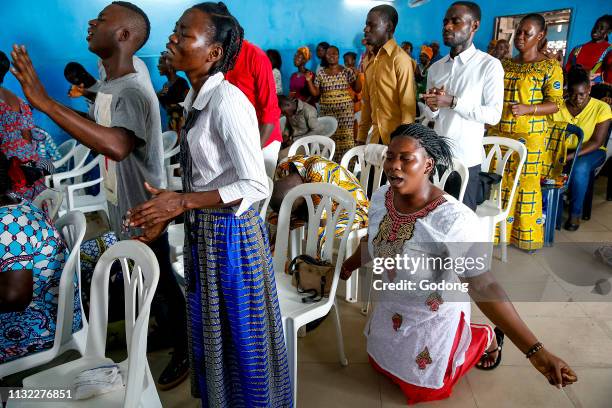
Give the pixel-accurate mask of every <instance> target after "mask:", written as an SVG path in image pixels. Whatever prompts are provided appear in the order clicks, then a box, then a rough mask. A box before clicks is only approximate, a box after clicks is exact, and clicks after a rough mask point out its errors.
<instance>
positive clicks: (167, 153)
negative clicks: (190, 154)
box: [164, 146, 181, 166]
mask: <svg viewBox="0 0 612 408" xmlns="http://www.w3.org/2000/svg"><path fill="white" fill-rule="evenodd" d="M180 151H181V146H176V147H175V148H173V149H170V150H168V151H165V152H164V163H165V164H166V166H167V165H169V164H170V159H171V158H173V157H174V156H176V155H177V154H179V153H180Z"/></svg>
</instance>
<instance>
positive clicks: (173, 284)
mask: <svg viewBox="0 0 612 408" xmlns="http://www.w3.org/2000/svg"><path fill="white" fill-rule="evenodd" d="M149 247H150V248H151V249H152V250H153V252H154V253H155V256H156V257H157V261H158V262H159V283H158V284H157V291H156V292H155V297H154V298H153V304H152V305H151V309H152V310H151V312H152V314H153V315H154V316H155V318H156V320H157V323H158V325H159V328H160V330H161V332H162V333H165V334H167V335H168V336H169V337H170V338H171V339H172V345H173V347H174V351H175V352H176V353H185V354H186V353H187V306H186V304H185V297H184V296H183V292H182V291H181V288H180V287H179V284H178V282H177V281H176V278H175V277H174V273H173V272H172V263H171V262H170V245H169V243H168V233H167V232H165V233H164V234H163V235H161V236H160V237H159V238H158V239H157V240H155V241H153V242H152V243H150V244H149Z"/></svg>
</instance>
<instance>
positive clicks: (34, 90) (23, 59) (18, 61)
mask: <svg viewBox="0 0 612 408" xmlns="http://www.w3.org/2000/svg"><path fill="white" fill-rule="evenodd" d="M11 57H12V58H13V67H12V68H11V72H12V73H13V75H15V78H17V80H18V81H19V83H20V84H21V88H22V89H23V94H24V95H25V97H26V98H27V100H28V102H30V104H31V105H32V106H34V107H35V108H36V109H39V110H41V111H43V112H45V111H46V109H47V107H48V106H49V104H50V102H52V99H51V98H50V97H49V95H47V91H46V90H45V87H44V86H43V84H42V83H41V82H40V79H39V78H38V75H37V74H36V71H35V70H34V66H33V65H32V61H31V60H30V56H29V55H28V52H27V51H26V48H25V46H23V45H13V51H11Z"/></svg>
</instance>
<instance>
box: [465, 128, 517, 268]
mask: <svg viewBox="0 0 612 408" xmlns="http://www.w3.org/2000/svg"><path fill="white" fill-rule="evenodd" d="M482 144H483V147H487V146H490V150H489V151H488V152H487V153H486V154H485V152H484V150H483V162H482V171H484V172H494V173H497V174H499V175H500V176H503V175H504V170H505V168H506V166H507V164H508V160H509V159H510V157H511V156H513V155H514V158H513V160H516V154H515V153H517V154H518V171H517V172H516V174H515V176H514V180H513V181H512V186H506V188H508V187H510V188H511V190H510V194H509V196H508V201H507V203H506V205H505V206H504V205H503V202H502V182H500V183H498V184H497V185H495V186H492V188H491V196H490V197H489V198H488V199H487V200H486V201H485V202H484V203H482V204H480V205H479V206H478V207H477V208H476V214H477V215H478V216H479V217H481V218H487V217H490V218H491V221H490V222H489V226H490V229H491V231H490V234H491V236H493V235H494V234H495V225H496V224H497V223H500V226H499V227H500V228H499V231H500V233H499V243H500V246H501V253H502V255H501V260H502V262H507V261H508V248H507V246H508V242H507V238H508V236H507V231H506V219H507V218H508V215H509V213H510V206H511V205H512V200H513V199H514V194H515V193H516V187H517V185H518V182H519V178H520V176H521V173H522V171H523V165H524V164H525V160H526V159H527V148H526V147H525V145H524V144H522V143H521V142H519V141H517V140H513V139H509V138H506V137H499V136H488V137H485V138H483V139H482ZM502 148H504V149H506V151H505V153H504V152H503V150H502ZM493 159H495V160H496V165H495V168H492V167H491V166H492V164H493Z"/></svg>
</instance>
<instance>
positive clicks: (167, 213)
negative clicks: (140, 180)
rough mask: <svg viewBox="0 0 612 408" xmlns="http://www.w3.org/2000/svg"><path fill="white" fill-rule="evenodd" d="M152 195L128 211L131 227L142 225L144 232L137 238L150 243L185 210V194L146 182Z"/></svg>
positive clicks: (146, 186)
mask: <svg viewBox="0 0 612 408" xmlns="http://www.w3.org/2000/svg"><path fill="white" fill-rule="evenodd" d="M145 188H146V189H147V191H148V192H149V193H151V195H152V197H151V199H150V200H149V201H146V202H144V203H142V204H140V205H138V206H136V207H134V208H132V209H131V210H129V211H128V212H127V215H128V222H129V226H130V227H141V228H142V229H143V231H144V232H143V234H142V235H141V236H139V237H136V238H135V239H137V240H139V241H142V242H145V243H149V242H152V241H155V240H156V239H157V238H158V237H159V236H160V235H161V234H162V233H163V232H164V230H165V229H166V227H167V226H168V224H169V223H170V221H172V220H173V219H174V218H176V217H178V216H179V215H181V214H182V213H184V212H185V205H184V198H183V197H184V196H183V194H181V193H177V192H174V191H169V190H163V189H159V188H155V187H152V186H151V185H149V183H146V182H145Z"/></svg>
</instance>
